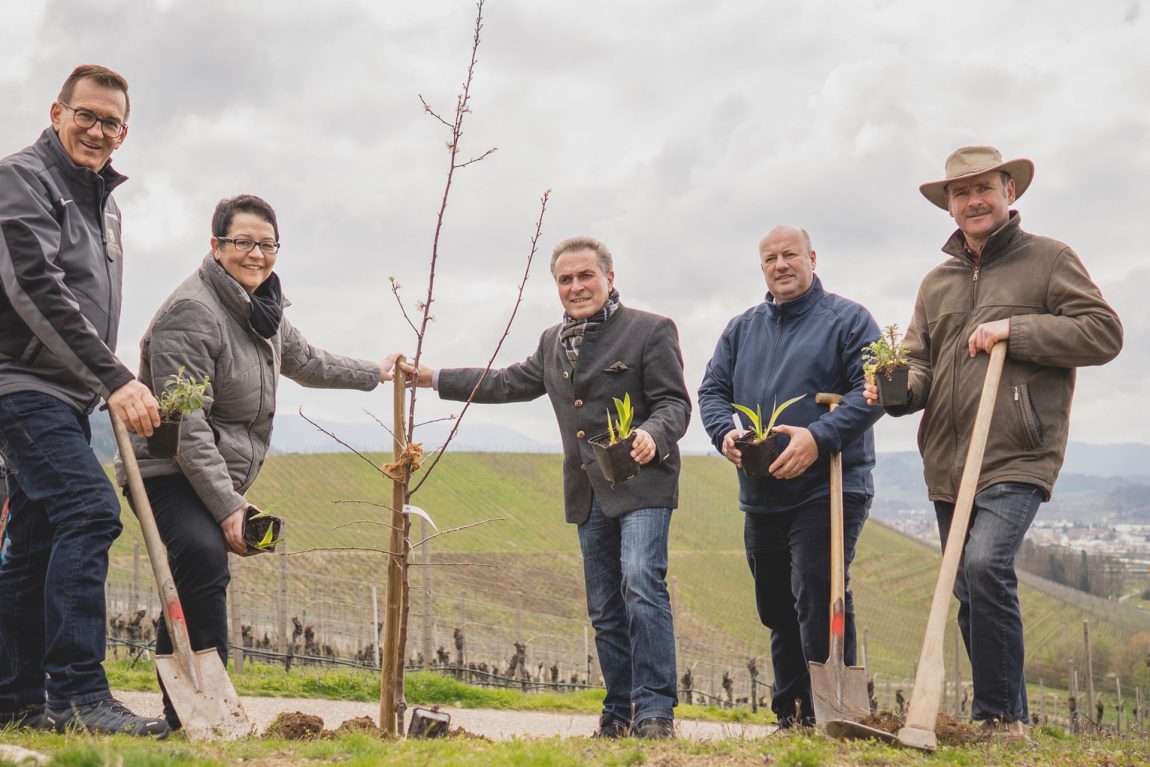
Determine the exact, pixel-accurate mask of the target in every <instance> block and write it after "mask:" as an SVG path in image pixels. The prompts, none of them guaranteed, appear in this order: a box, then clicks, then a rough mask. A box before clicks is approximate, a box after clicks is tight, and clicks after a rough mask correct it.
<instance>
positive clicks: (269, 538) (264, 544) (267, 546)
mask: <svg viewBox="0 0 1150 767" xmlns="http://www.w3.org/2000/svg"><path fill="white" fill-rule="evenodd" d="M270 516H271V513H270V512H268V511H264V510H263V509H261V510H259V511H258V512H256V513H255V514H252V515H251V516H250V517H248V519H249V520H252V519H260V518H261V517H270ZM274 531H275V525H274V524H273V525H268V529H267V530H265V531H264V537H263V538H261V539H260V540H259V542H258V543H253V544H252V548H254V549H257V550H259V551H270V550H272V549H274V548H275V547H276V546H279V545H280V544H281V543H283V540H284V539H283V538H282V537H281V538H274V537H273V534H274Z"/></svg>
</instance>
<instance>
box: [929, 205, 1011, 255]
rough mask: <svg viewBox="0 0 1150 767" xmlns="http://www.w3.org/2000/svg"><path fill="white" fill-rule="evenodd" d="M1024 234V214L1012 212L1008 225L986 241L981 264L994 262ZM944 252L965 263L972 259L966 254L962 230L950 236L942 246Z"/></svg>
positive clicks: (1007, 221) (1007, 220)
mask: <svg viewBox="0 0 1150 767" xmlns="http://www.w3.org/2000/svg"><path fill="white" fill-rule="evenodd" d="M1021 233H1022V214H1021V213H1019V212H1018V211H1017V210H1012V211H1010V215H1009V218H1007V219H1006V223H1005V224H1003V225H1002V227H1001V228H1000V229H999V230H998V231H997V232H994V233H993V234H991V235H990V237H989V238H987V240H986V245H984V246H982V255H980V256H979V258H978V261H979V264H985V263H986V262H987V261H993V260H994V259H995V258H997V257H998V256H1000V255H1002V253H1003V251H1005V250H1006V248H1007V246H1008V245H1010V243H1011V242H1013V241H1014V239H1015V238H1016V237H1018V236H1019V235H1020V234H1021ZM942 252H943V253H946V254H947V255H948V256H954V257H955V258H960V259H962V260H963V261H966V262H968V263H969V262H970V260H971V258H970V256H969V255H968V254H967V252H966V237H965V236H964V235H963V233H962V230H961V229H955V230H954V234H952V235H950V239H948V240H947V241H946V243H945V244H944V245H943V246H942Z"/></svg>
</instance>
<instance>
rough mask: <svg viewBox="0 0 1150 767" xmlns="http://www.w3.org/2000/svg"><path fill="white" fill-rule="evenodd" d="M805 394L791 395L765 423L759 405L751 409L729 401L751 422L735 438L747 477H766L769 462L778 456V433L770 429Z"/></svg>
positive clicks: (736, 417)
mask: <svg viewBox="0 0 1150 767" xmlns="http://www.w3.org/2000/svg"><path fill="white" fill-rule="evenodd" d="M805 396H807V395H805V394H800V395H799V396H797V397H792V398H791V399H789V400H787V401H786V402H784V403H783V404H781V405H779V406H778V407H776V408H775V409H774V411H772V412H771V419H770V421H768V422H767V423H766V424H764V423H763V410H762V406H761V405H755V409H754V410H751V409H750V408H749V407H746V406H745V405H735V404H734V403H731V404H732V406H733V407H734V408H735V409H736V410H738V411H739V412H740V413H742V414H743V415H745V416H746V417H747V420H749V421H750V422H751V428H750V429H749V430H748V431H746V432H744V433H743V435H742V436H740V437H738V438H737V439H736V440H735V447H736V448H737V449H738V450H739V452H740V453H742V454H743V471H744V472H746V474H747V476H748V477H766V476H768V475H769V474H770V471H769V469H770V468H771V464H772V463H774V462H775V459H776V458H778V457H779V435H778V434H775V433H773V432H772V431H771V429H773V428H775V422H776V421H778V420H779V415H780V414H781V413H782V412H783V411H784V410H786V409H787V408H788V407H790V406H791V405H793V404H795V403H796V402H798V401H799V400H801V399H802V398H803V397H805ZM735 419H736V420H738V416H735Z"/></svg>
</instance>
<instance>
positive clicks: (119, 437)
mask: <svg viewBox="0 0 1150 767" xmlns="http://www.w3.org/2000/svg"><path fill="white" fill-rule="evenodd" d="M108 417H109V418H111V419H112V430H113V431H114V432H115V433H116V446H117V447H118V448H119V449H120V460H121V462H122V463H123V464H124V474H126V475H127V477H128V489H129V490H130V491H131V493H132V502H133V505H134V506H135V509H136V517H137V518H138V519H139V520H140V530H141V531H142V532H143V534H144V545H145V546H147V548H148V561H149V562H151V563H152V574H153V575H155V577H156V586H157V588H159V590H160V602H161V603H162V604H163V606H164V621H165V623H166V625H167V629H168V636H169V637H170V638H171V640H172V647H173V648H174V649H175V655H176V657H177V658H179V660H180V662H181V664H183V666H184V667H185V669H186V671H187V673H188V674H189V675H190V676H191V678H192V681H193V684H194V685H195V687H196V688H197V689H199V688H200V681H199V679H197V678H196V664H195V663H194V662H193V661H192V643H191V640H190V639H189V638H188V625H187V622H186V621H185V620H184V608H183V607H182V606H181V605H180V596H179V594H178V593H177V592H176V582H175V579H174V578H172V570H171V568H170V567H169V566H168V552H167V549H165V548H164V543H163V541H162V540H160V531H159V528H157V527H156V517H155V515H153V514H152V504H151V503H149V502H148V493H147V491H145V490H144V480H143V478H141V477H140V467H139V465H138V464H137V463H136V453H135V451H133V450H132V441H131V439H130V438H129V437H128V430H127V428H126V427H125V426H124V422H123V421H121V420H120V419H119V418H118V417H117V416H116V414H115V413H113V412H112V411H111V409H109V410H108Z"/></svg>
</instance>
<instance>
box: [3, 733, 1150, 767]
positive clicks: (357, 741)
mask: <svg viewBox="0 0 1150 767" xmlns="http://www.w3.org/2000/svg"><path fill="white" fill-rule="evenodd" d="M0 742H10V743H13V744H15V745H19V746H21V747H24V748H29V749H33V750H35V751H38V752H41V753H45V754H50V755H51V756H52V764H53V765H54V766H60V767H113V766H114V767H175V766H176V765H180V766H183V765H195V766H197V767H200V766H202V767H209V766H211V767H216V766H217V765H226V764H243V765H245V767H286V766H288V765H299V764H315V765H319V764H340V765H346V766H351V767H361V766H362V767H368V766H369V765H372V766H374V765H381V764H418V765H425V766H426V767H441V766H442V767H446V766H447V765H457V766H459V767H472V766H474V767H493V766H495V765H514V766H515V767H580V766H581V765H604V766H609V767H624V766H628V765H659V766H660V767H687V766H688V765H712V766H720V765H721V766H722V767H752V766H754V767H759V766H761V765H777V766H778V767H818V766H819V765H839V766H842V767H864V766H868V765H898V766H901V765H954V766H955V767H968V766H970V765H1009V766H1011V767H1023V766H1024V765H1027V766H1028V765H1034V766H1035V767H1037V766H1039V765H1041V766H1042V767H1080V766H1081V765H1106V766H1107V767H1136V766H1138V765H1145V764H1147V763H1150V744H1148V743H1147V741H1146V740H1109V739H1099V738H1083V739H1069V738H1067V737H1066V736H1064V735H1063V734H1062V733H1061V731H1058V730H1050V729H1046V728H1041V729H1040V730H1039V731H1038V732H1036V733H1035V736H1034V741H1033V742H1032V743H1026V744H1019V743H1015V744H994V743H979V744H974V745H964V746H944V747H942V748H940V749H939V750H938V751H936V752H934V753H932V754H920V753H918V752H914V751H909V750H904V749H899V748H895V747H892V746H883V745H878V744H875V743H873V742H841V741H832V740H829V739H826V738H823V737H820V736H818V735H815V734H778V735H774V736H771V737H768V738H765V739H745V740H744V739H729V740H722V741H708V742H697V741H682V740H680V741H672V742H650V741H638V740H632V739H626V740H620V741H614V742H601V741H593V740H590V739H587V738H567V739H558V738H548V739H523V740H512V741H504V742H495V743H493V742H489V741H485V740H481V739H474V738H465V737H451V738H443V739H437V740H403V741H385V740H380V739H378V738H375V737H372V736H371V735H367V734H342V735H338V736H335V737H332V738H330V739H326V738H325V739H322V740H315V741H285V740H278V739H275V738H251V739H248V740H244V741H240V742H237V743H197V744H191V743H189V742H188V741H186V740H184V739H183V737H182V736H175V737H173V738H172V739H170V740H168V741H164V742H159V743H155V742H142V741H140V740H137V739H132V738H129V737H127V736H116V737H103V738H89V737H86V736H83V735H48V734H22V733H21V734H13V733H3V732H0ZM0 763H2V762H0Z"/></svg>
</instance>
